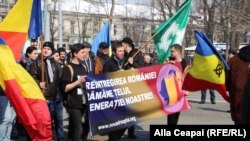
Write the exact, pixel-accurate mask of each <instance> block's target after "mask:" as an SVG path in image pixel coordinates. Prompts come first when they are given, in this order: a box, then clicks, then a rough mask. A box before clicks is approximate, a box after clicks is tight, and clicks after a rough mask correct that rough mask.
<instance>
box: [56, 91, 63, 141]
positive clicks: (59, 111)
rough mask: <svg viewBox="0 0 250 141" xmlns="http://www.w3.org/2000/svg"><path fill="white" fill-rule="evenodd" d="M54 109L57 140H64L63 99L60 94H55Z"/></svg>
mask: <svg viewBox="0 0 250 141" xmlns="http://www.w3.org/2000/svg"><path fill="white" fill-rule="evenodd" d="M55 107H56V111H55V117H54V121H55V130H56V137H57V140H60V141H61V140H64V131H63V100H62V97H61V96H60V95H57V99H56V103H55Z"/></svg>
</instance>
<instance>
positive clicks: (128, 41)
mask: <svg viewBox="0 0 250 141" xmlns="http://www.w3.org/2000/svg"><path fill="white" fill-rule="evenodd" d="M121 43H127V44H129V45H130V46H131V47H132V48H134V43H133V40H132V39H131V38H129V37H125V38H123V39H122V41H121Z"/></svg>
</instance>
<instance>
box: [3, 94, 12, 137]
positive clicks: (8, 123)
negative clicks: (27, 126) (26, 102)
mask: <svg viewBox="0 0 250 141" xmlns="http://www.w3.org/2000/svg"><path fill="white" fill-rule="evenodd" d="M0 109H1V111H0V141H9V140H10V134H11V130H12V126H13V124H14V119H15V117H16V113H15V111H14V109H13V107H12V106H11V105H10V102H9V99H8V97H6V96H0Z"/></svg>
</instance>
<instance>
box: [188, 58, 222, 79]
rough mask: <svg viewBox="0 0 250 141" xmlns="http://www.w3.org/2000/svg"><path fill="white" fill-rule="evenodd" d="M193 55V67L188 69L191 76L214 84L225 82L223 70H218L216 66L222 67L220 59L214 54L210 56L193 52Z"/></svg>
mask: <svg viewBox="0 0 250 141" xmlns="http://www.w3.org/2000/svg"><path fill="white" fill-rule="evenodd" d="M194 57H195V59H194V60H193V66H194V67H193V68H192V69H190V71H189V73H190V74H191V75H192V76H193V77H195V78H199V79H201V80H205V81H209V82H211V83H215V84H224V83H225V71H223V70H219V68H218V67H219V66H221V67H222V66H223V64H221V62H220V60H219V59H218V57H217V56H216V55H215V54H213V55H210V56H203V55H202V56H201V55H199V54H194ZM218 64H219V65H218ZM216 68H217V70H216ZM221 69H222V68H221ZM218 75H220V77H218Z"/></svg>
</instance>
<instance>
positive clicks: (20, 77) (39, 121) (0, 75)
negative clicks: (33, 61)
mask: <svg viewBox="0 0 250 141" xmlns="http://www.w3.org/2000/svg"><path fill="white" fill-rule="evenodd" d="M0 52H1V57H2V58H4V59H0V85H1V86H2V88H3V89H4V91H5V93H6V95H7V97H8V98H9V100H10V101H11V104H12V105H13V107H14V109H15V111H16V113H17V117H18V119H19V120H20V122H21V123H22V124H23V125H24V127H25V129H26V131H27V132H28V134H29V136H30V137H31V139H32V140H34V141H38V140H39V141H41V140H43V141H51V140H52V129H51V119H50V113H49V109H48V106H47V103H46V101H45V98H44V96H43V94H42V92H41V90H40V88H39V87H38V85H37V84H36V82H35V80H34V79H33V78H32V77H31V76H30V75H29V73H28V72H27V71H26V70H25V69H24V68H23V67H22V66H21V65H20V64H17V63H16V61H15V58H14V55H13V53H12V51H11V50H10V48H9V47H8V46H7V44H6V43H5V42H4V40H3V39H2V38H1V37H0ZM0 110H1V109H0Z"/></svg>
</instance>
